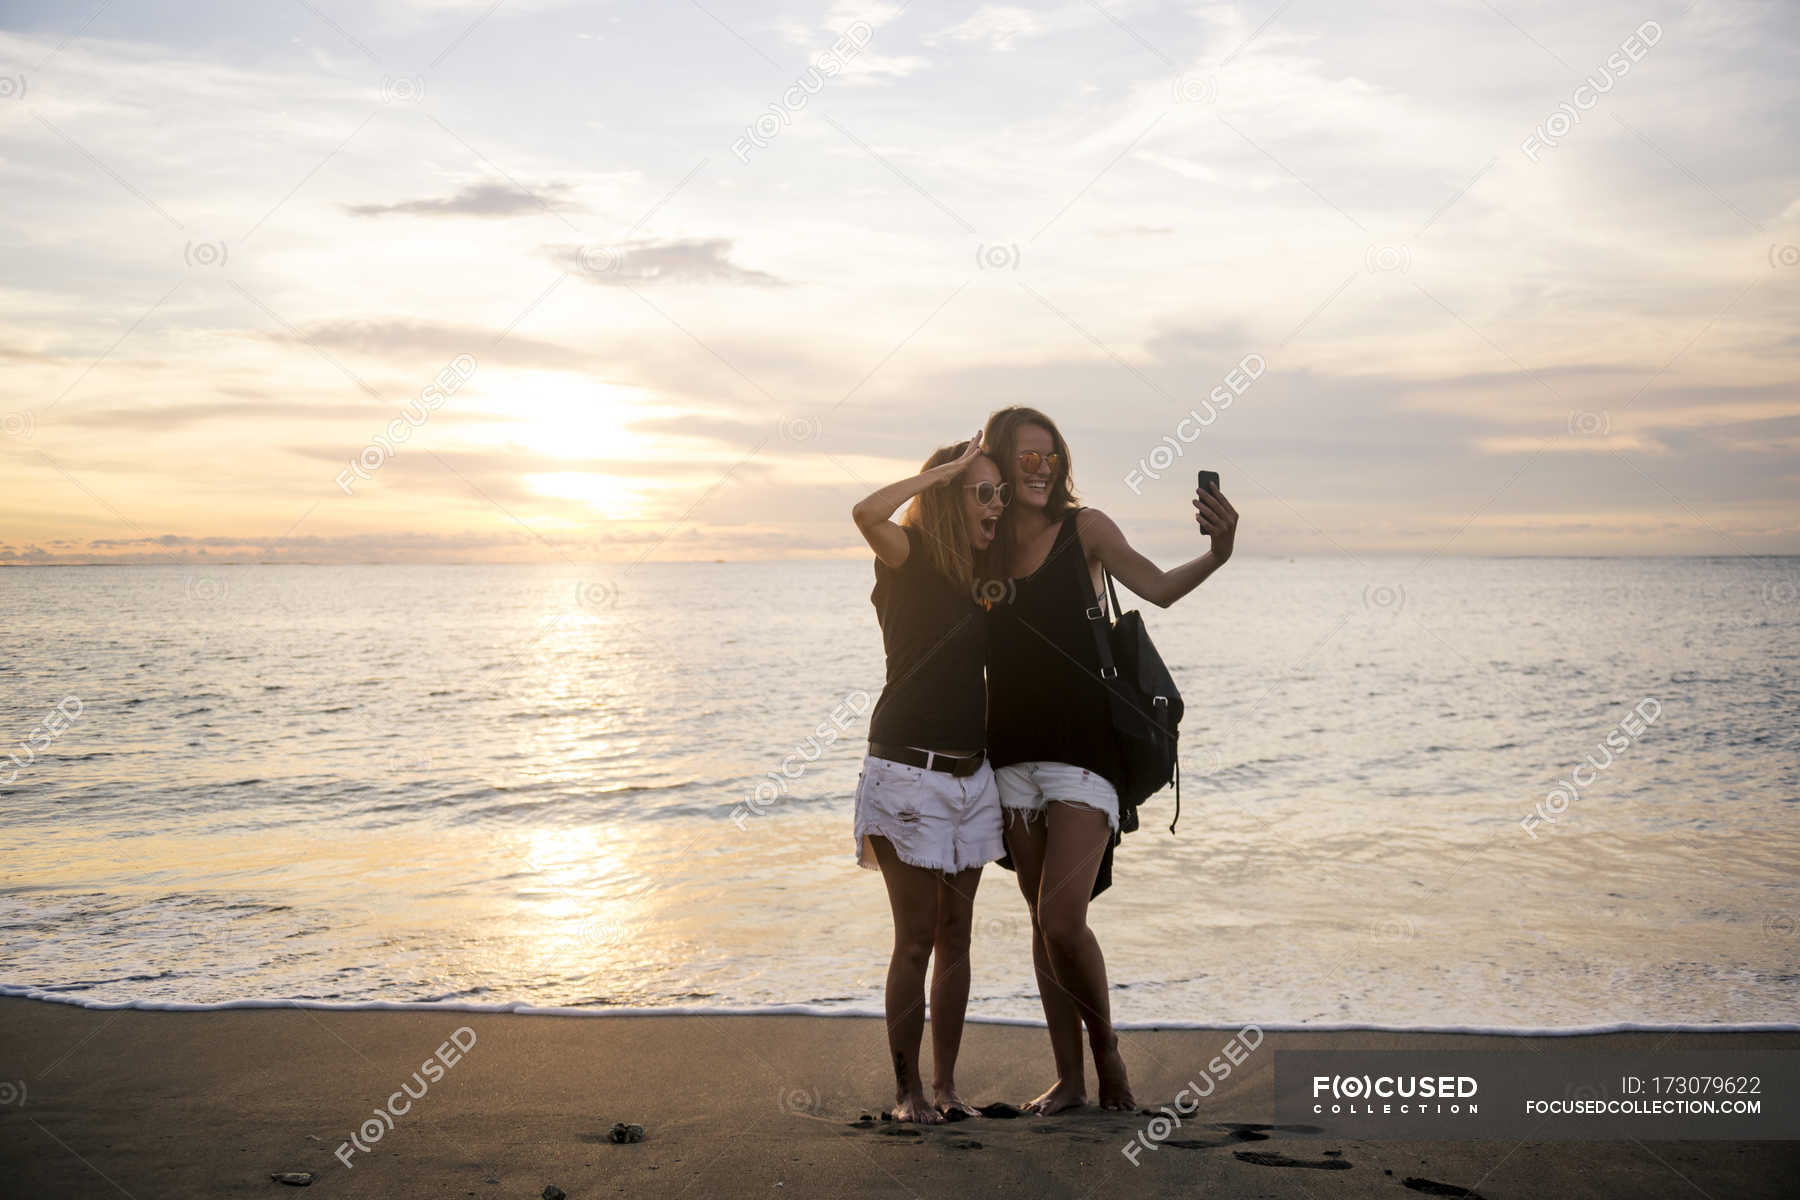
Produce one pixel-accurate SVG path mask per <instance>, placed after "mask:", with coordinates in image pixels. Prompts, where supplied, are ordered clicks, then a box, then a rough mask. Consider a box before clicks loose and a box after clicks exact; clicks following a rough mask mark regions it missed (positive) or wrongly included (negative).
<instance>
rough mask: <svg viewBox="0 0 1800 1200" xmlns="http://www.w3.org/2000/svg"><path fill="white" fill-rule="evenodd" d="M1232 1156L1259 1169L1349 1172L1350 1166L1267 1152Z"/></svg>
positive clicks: (1333, 1160)
mask: <svg viewBox="0 0 1800 1200" xmlns="http://www.w3.org/2000/svg"><path fill="white" fill-rule="evenodd" d="M1232 1155H1233V1156H1234V1157H1236V1158H1240V1159H1242V1160H1243V1161H1245V1162H1247V1163H1255V1164H1256V1165H1257V1166H1259V1167H1306V1168H1307V1169H1309V1170H1313V1171H1348V1170H1349V1169H1350V1164H1349V1163H1347V1162H1345V1161H1344V1160H1343V1159H1341V1158H1321V1159H1318V1160H1317V1161H1315V1162H1308V1161H1307V1160H1306V1159H1303V1158H1289V1157H1288V1156H1287V1155H1285V1154H1275V1153H1272V1152H1270V1151H1267V1150H1233V1151H1232Z"/></svg>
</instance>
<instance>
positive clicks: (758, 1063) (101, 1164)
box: [0, 997, 1800, 1200]
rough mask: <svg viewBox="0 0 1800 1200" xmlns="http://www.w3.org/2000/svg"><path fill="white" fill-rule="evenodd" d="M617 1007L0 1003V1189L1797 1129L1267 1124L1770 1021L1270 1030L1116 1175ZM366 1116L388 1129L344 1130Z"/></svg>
mask: <svg viewBox="0 0 1800 1200" xmlns="http://www.w3.org/2000/svg"><path fill="white" fill-rule="evenodd" d="M617 1015H618V1017H619V1019H615V1020H608V1021H594V1022H582V1021H570V1020H561V1019H553V1015H552V1014H545V1013H518V1012H464V1011H461V1010H457V1009H451V1008H446V1007H443V1006H438V1007H436V1008H430V1007H427V1008H425V1009H419V1008H412V1009H400V1010H396V1009H393V1008H387V1009H367V1008H365V1009H357V1010H347V1009H342V1008H318V1007H304V1008H302V1007H296V1006H293V1005H285V1006H276V1005H263V1006H259V1007H240V1008H230V1009H210V1010H206V1011H168V1010H162V1011H158V1010H148V1009H131V1008H114V1009H111V1010H99V1009H95V1008H87V1007H81V1006H78V1005H76V1004H72V1003H45V1002H36V1003H34V1002H32V1001H30V1000H27V999H24V998H21V997H0V1087H4V1088H16V1089H18V1091H17V1094H16V1095H14V1096H13V1099H14V1100H15V1101H16V1102H13V1103H8V1104H6V1105H4V1106H0V1130H3V1131H4V1136H3V1137H0V1191H3V1192H5V1193H6V1194H9V1195H13V1194H16V1195H31V1196H46V1197H59V1196H102V1195H113V1196H117V1195H120V1194H124V1195H128V1196H131V1197H134V1198H135V1200H150V1198H152V1197H161V1196H184V1197H187V1196H195V1195H206V1196H239V1195H242V1196H249V1195H260V1196H267V1195H269V1194H271V1193H270V1189H271V1188H275V1189H278V1190H277V1192H276V1193H275V1194H286V1192H285V1190H284V1189H281V1188H280V1185H279V1184H276V1183H273V1182H271V1180H270V1176H271V1174H272V1173H276V1172H289V1171H297V1172H311V1173H313V1175H314V1177H315V1178H314V1180H313V1182H312V1183H311V1185H310V1186H311V1187H312V1188H314V1189H318V1194H329V1195H334V1196H335V1195H341V1196H369V1197H376V1196H379V1197H383V1198H392V1197H396V1196H420V1197H426V1196H429V1197H443V1196H453V1197H454V1196H476V1197H489V1196H492V1197H535V1196H539V1195H540V1194H541V1193H542V1191H543V1189H544V1188H545V1186H546V1185H554V1186H556V1187H558V1188H560V1189H562V1190H563V1191H564V1192H565V1193H567V1195H568V1197H569V1198H570V1200H582V1198H584V1197H591V1196H601V1195H607V1196H611V1195H629V1196H644V1195H656V1196H661V1195H675V1194H685V1195H688V1196H709V1195H746V1194H760V1195H769V1196H783V1197H785V1196H796V1195H806V1196H811V1195H820V1196H836V1195H846V1194H848V1195H871V1196H873V1195H882V1196H888V1195H892V1196H908V1195H912V1196H929V1195H938V1194H946V1193H950V1192H952V1191H953V1190H955V1189H973V1190H975V1191H977V1192H981V1191H989V1192H997V1193H998V1192H1011V1191H1018V1192H1021V1193H1022V1194H1031V1195H1048V1196H1068V1197H1071V1198H1074V1197H1081V1196H1086V1195H1108V1194H1132V1195H1176V1194H1189V1195H1191V1194H1195V1193H1197V1192H1203V1191H1204V1192H1216V1193H1218V1194H1223V1195H1241V1194H1250V1195H1254V1194H1265V1195H1301V1196H1306V1195H1331V1196H1351V1197H1358V1196H1388V1197H1395V1198H1404V1197H1407V1196H1414V1195H1418V1194H1421V1193H1424V1194H1433V1195H1468V1194H1474V1195H1478V1196H1485V1197H1490V1198H1497V1197H1508V1196H1517V1197H1527V1196H1531V1197H1536V1196H1543V1195H1581V1196H1594V1197H1599V1196H1663V1195H1674V1194H1680V1193H1682V1192H1684V1191H1692V1190H1693V1187H1690V1186H1689V1185H1690V1184H1692V1185H1693V1186H1697V1187H1699V1188H1701V1189H1702V1190H1703V1191H1704V1192H1705V1193H1707V1194H1711V1195H1719V1196H1725V1195H1730V1196H1733V1197H1752V1196H1771V1197H1773V1196H1779V1195H1783V1194H1785V1193H1786V1191H1787V1188H1788V1185H1789V1184H1790V1183H1791V1180H1792V1178H1793V1175H1794V1173H1795V1171H1796V1170H1800V1142H1780V1141H1730V1142H1726V1141H1711V1142H1704V1141H1637V1140H1627V1141H1604V1142H1578V1141H1564V1142H1547V1141H1539V1142H1528V1141H1506V1140H1466V1141H1452V1140H1440V1141H1386V1140H1382V1141H1375V1140H1370V1141H1358V1140H1353V1139H1344V1138H1338V1137H1335V1136H1331V1135H1319V1134H1316V1133H1311V1132H1308V1130H1307V1127H1304V1126H1280V1127H1278V1126H1276V1125H1274V1119H1275V1117H1274V1104H1273V1071H1274V1068H1273V1063H1274V1055H1273V1054H1272V1053H1271V1052H1270V1051H1271V1050H1273V1049H1289V1050H1292V1049H1344V1050H1354V1049H1459V1050H1468V1049H1490V1050H1505V1051H1509V1052H1515V1051H1519V1050H1522V1049H1525V1048H1530V1049H1532V1050H1543V1051H1546V1052H1548V1053H1552V1054H1561V1053H1565V1052H1566V1053H1578V1052H1582V1051H1606V1052H1623V1051H1638V1052H1646V1051H1649V1050H1651V1049H1653V1048H1655V1049H1661V1050H1726V1049H1729V1050H1738V1051H1742V1050H1761V1051H1773V1050H1784V1051H1793V1050H1800V1033H1795V1032H1772V1033H1756V1032H1730V1033H1725V1032H1712V1033H1697V1032H1688V1033H1684V1032H1675V1031H1661V1032H1633V1033H1615V1034H1581V1035H1561V1036H1557V1035H1545V1036H1542V1037H1539V1038H1521V1037H1495V1036H1492V1035H1474V1034H1449V1033H1437V1034H1428V1033H1403V1032H1381V1031H1360V1032H1324V1031H1307V1032H1299V1033H1293V1032H1278V1031H1270V1032H1268V1034H1267V1036H1266V1039H1265V1040H1264V1042H1263V1045H1262V1048H1259V1049H1257V1050H1255V1051H1254V1052H1253V1053H1251V1054H1250V1055H1249V1057H1248V1058H1246V1059H1245V1060H1244V1061H1243V1064H1242V1067H1241V1069H1239V1070H1238V1071H1236V1072H1235V1073H1233V1074H1232V1075H1231V1076H1230V1077H1229V1078H1226V1079H1223V1080H1221V1081H1220V1083H1219V1086H1218V1089H1217V1091H1216V1092H1215V1093H1213V1094H1212V1095H1210V1096H1209V1097H1208V1098H1207V1100H1206V1102H1205V1103H1204V1104H1203V1105H1202V1106H1201V1108H1200V1110H1199V1111H1198V1112H1196V1113H1194V1114H1193V1115H1192V1116H1191V1117H1190V1118H1188V1121H1187V1125H1186V1128H1185V1129H1184V1130H1183V1131H1182V1132H1180V1133H1178V1134H1176V1135H1174V1136H1173V1137H1172V1138H1171V1139H1170V1140H1168V1141H1166V1142H1164V1143H1162V1144H1160V1145H1159V1146H1158V1147H1157V1148H1156V1150H1155V1151H1154V1152H1147V1153H1140V1154H1139V1155H1137V1159H1138V1161H1137V1163H1136V1165H1134V1163H1133V1162H1132V1161H1131V1160H1129V1159H1128V1158H1127V1157H1126V1156H1125V1155H1124V1154H1123V1153H1122V1152H1121V1151H1122V1148H1123V1147H1125V1146H1126V1145H1128V1144H1129V1143H1130V1141H1131V1139H1132V1137H1133V1136H1134V1135H1135V1134H1137V1133H1138V1132H1139V1131H1141V1130H1142V1129H1143V1128H1144V1127H1145V1122H1146V1120H1147V1119H1148V1118H1147V1117H1146V1116H1144V1115H1141V1114H1139V1113H1101V1112H1098V1111H1095V1110H1093V1109H1091V1108H1090V1109H1085V1110H1081V1111H1077V1112H1073V1113H1068V1114H1063V1115H1060V1116H1057V1117H1050V1118H1021V1119H1017V1120H1004V1119H983V1120H980V1121H974V1122H962V1123H958V1124H954V1125H944V1126H938V1127H927V1128H924V1129H918V1128H915V1127H912V1126H899V1125H895V1124H893V1123H885V1122H879V1121H874V1122H862V1121H859V1118H860V1117H861V1116H862V1115H863V1114H865V1113H878V1112H879V1111H880V1108H881V1106H882V1105H883V1103H884V1102H885V1101H887V1100H888V1090H889V1088H891V1082H890V1081H889V1080H888V1079H887V1066H886V1057H887V1056H886V1044H885V1029H884V1026H883V1023H882V1022H881V1021H879V1020H870V1019H867V1018H833V1019H821V1018H819V1017H816V1016H806V1015H767V1014H762V1015H737V1016H700V1015H675V1014H665V1015H663V1016H660V1017H657V1018H655V1019H649V1018H646V1017H644V1016H643V1015H641V1014H637V1015H626V1014H617ZM1121 1032H1122V1036H1121V1046H1122V1049H1123V1051H1124V1053H1125V1056H1126V1060H1127V1062H1128V1064H1129V1065H1130V1068H1131V1071H1132V1079H1133V1086H1134V1091H1135V1092H1136V1095H1137V1099H1138V1101H1139V1103H1140V1105H1142V1106H1144V1107H1146V1108H1154V1107H1155V1106H1157V1105H1160V1104H1163V1103H1167V1102H1168V1099H1169V1098H1170V1097H1172V1096H1174V1095H1175V1094H1176V1093H1177V1091H1178V1089H1180V1088H1181V1087H1182V1086H1183V1083H1184V1082H1185V1081H1186V1080H1188V1079H1190V1078H1192V1077H1193V1074H1194V1072H1195V1071H1196V1070H1199V1069H1200V1068H1201V1066H1202V1064H1205V1063H1206V1062H1207V1061H1208V1060H1209V1059H1212V1058H1214V1056H1216V1055H1217V1054H1218V1053H1219V1052H1220V1049H1221V1046H1222V1045H1223V1043H1224V1042H1225V1040H1226V1039H1227V1038H1228V1037H1229V1036H1230V1035H1231V1034H1232V1033H1235V1032H1236V1031H1235V1030H1231V1029H1228V1028H1208V1029H1185V1030H1176V1029H1161V1030H1139V1031H1121ZM927 1044H929V1040H928V1041H927ZM428 1061H429V1062H431V1064H432V1069H430V1070H424V1071H423V1073H421V1071H422V1067H423V1066H424V1064H425V1063H426V1062H428ZM1048 1081H1049V1052H1048V1047H1047V1045H1046V1044H1045V1041H1044V1038H1043V1034H1042V1031H1041V1028H1030V1027H1023V1026H1007V1025H994V1024H981V1025H971V1026H970V1027H969V1029H968V1030H967V1032H966V1033H965V1036H964V1043H963V1053H962V1057H961V1060H960V1062H959V1066H958V1082H959V1084H960V1085H961V1086H962V1089H963V1092H964V1094H965V1096H966V1097H967V1098H968V1099H969V1100H971V1101H972V1102H974V1103H976V1104H988V1103H992V1102H995V1101H1004V1102H1008V1103H1012V1104H1018V1103H1020V1102H1022V1101H1023V1100H1024V1099H1026V1098H1028V1097H1029V1096H1031V1095H1034V1094H1036V1092H1037V1091H1039V1090H1041V1089H1042V1087H1043V1086H1044V1085H1045V1084H1046V1083H1047V1082H1048ZM1089 1083H1090V1086H1091V1084H1092V1075H1091V1073H1090V1076H1089ZM402 1089H404V1091H403V1090H402ZM383 1104H390V1106H391V1107H392V1108H395V1109H398V1110H400V1112H401V1113H402V1115H399V1116H397V1117H388V1118H384V1120H385V1121H386V1124H385V1125H384V1124H383V1122H380V1121H376V1122H374V1123H373V1126H372V1127H371V1124H370V1123H371V1121H372V1119H373V1118H372V1114H374V1113H376V1112H377V1111H378V1107H377V1106H381V1105H383ZM615 1123H625V1124H637V1125H641V1126H643V1127H644V1130H645V1136H644V1140H643V1141H642V1142H640V1143H637V1144H625V1145H617V1144H613V1143H612V1141H611V1139H610V1137H609V1136H608V1135H609V1131H610V1129H611V1128H612V1126H613V1125H614V1124H615ZM353 1135H356V1136H357V1137H358V1138H359V1139H360V1140H361V1144H362V1146H363V1147H364V1148H363V1149H356V1148H355V1145H354V1144H353V1143H352V1141H351V1139H352V1136H353ZM345 1159H347V1160H348V1162H347V1163H346V1161H345ZM1326 1174H1328V1175H1329V1178H1324V1177H1323V1176H1324V1175H1326ZM1684 1179H1685V1180H1687V1181H1688V1182H1686V1183H1684V1182H1683V1180H1684ZM1315 1189H1317V1190H1315ZM1436 1189H1445V1190H1436ZM1448 1189H1464V1190H1463V1191H1460V1192H1459V1191H1456V1190H1448Z"/></svg>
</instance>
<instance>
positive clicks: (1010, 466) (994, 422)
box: [981, 405, 1079, 572]
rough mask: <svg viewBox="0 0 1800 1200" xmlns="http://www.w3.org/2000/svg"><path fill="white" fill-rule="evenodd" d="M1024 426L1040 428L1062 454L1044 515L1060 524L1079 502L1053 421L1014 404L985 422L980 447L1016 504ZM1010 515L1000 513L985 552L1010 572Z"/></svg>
mask: <svg viewBox="0 0 1800 1200" xmlns="http://www.w3.org/2000/svg"><path fill="white" fill-rule="evenodd" d="M1027 425H1041V426H1042V427H1043V428H1044V430H1045V431H1046V432H1047V433H1049V435H1050V445H1051V447H1052V448H1053V449H1054V450H1055V451H1056V453H1058V454H1060V455H1062V465H1061V466H1059V467H1058V468H1057V469H1056V470H1055V471H1054V472H1052V473H1051V476H1050V493H1049V496H1048V498H1047V499H1046V500H1045V502H1044V515H1045V516H1046V517H1049V518H1050V519H1051V520H1052V521H1060V520H1062V519H1063V517H1064V516H1065V515H1066V514H1067V513H1068V511H1069V510H1070V509H1072V508H1075V507H1076V506H1077V505H1078V503H1079V501H1078V500H1077V498H1076V496H1075V463H1074V461H1073V460H1072V459H1071V458H1070V457H1069V443H1068V442H1066V441H1064V440H1063V435H1062V430H1060V429H1058V428H1057V427H1056V422H1055V421H1052V420H1051V419H1050V418H1049V417H1047V416H1045V415H1044V414H1043V413H1041V412H1039V411H1038V410H1037V409H1035V408H1025V407H1023V406H1021V405H1014V406H1012V407H1011V408H1003V409H1000V410H999V411H998V412H996V413H994V414H993V415H992V416H991V417H989V418H988V420H987V428H986V429H984V430H983V431H982V434H981V448H982V450H983V451H985V452H986V454H987V456H988V457H989V458H991V459H993V460H994V462H995V463H996V464H997V465H998V466H999V468H1000V477H1001V478H1002V479H1004V480H1006V481H1007V482H1008V483H1010V484H1011V485H1012V493H1013V501H1014V503H1017V502H1018V497H1019V495H1020V494H1021V493H1022V492H1023V491H1024V490H1025V480H1024V478H1023V475H1024V472H1022V471H1020V470H1019V431H1020V430H1021V429H1023V428H1024V427H1025V426H1027ZM1012 514H1013V508H1012V505H1008V506H1007V508H1006V511H1005V512H1003V513H1001V514H1000V528H999V529H998V530H997V531H996V532H995V534H994V544H993V545H991V546H989V547H988V552H987V560H988V562H989V563H992V564H994V566H996V567H998V568H1004V569H1005V570H1007V571H1009V572H1010V571H1011V570H1012V566H1013V562H1014V559H1013V551H1014V550H1015V549H1016V548H1017V540H1016V539H1015V538H1014V536H1013V532H1014V531H1013V521H1012Z"/></svg>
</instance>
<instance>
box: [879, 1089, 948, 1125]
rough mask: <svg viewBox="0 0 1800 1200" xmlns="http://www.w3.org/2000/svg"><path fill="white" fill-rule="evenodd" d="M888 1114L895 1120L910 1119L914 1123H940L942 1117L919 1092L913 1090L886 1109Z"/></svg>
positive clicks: (942, 1119)
mask: <svg viewBox="0 0 1800 1200" xmlns="http://www.w3.org/2000/svg"><path fill="white" fill-rule="evenodd" d="M888 1116H890V1117H892V1118H894V1120H896V1121H911V1122H913V1123H914V1124H915V1125H942V1124H943V1123H944V1118H943V1115H942V1114H941V1113H939V1112H938V1110H937V1109H935V1108H933V1107H931V1105H930V1104H928V1103H926V1101H925V1097H924V1095H923V1094H921V1093H917V1092H915V1093H914V1094H913V1095H910V1096H906V1097H904V1098H902V1099H901V1100H900V1102H899V1103H897V1104H895V1105H894V1107H892V1108H890V1109H888Z"/></svg>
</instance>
